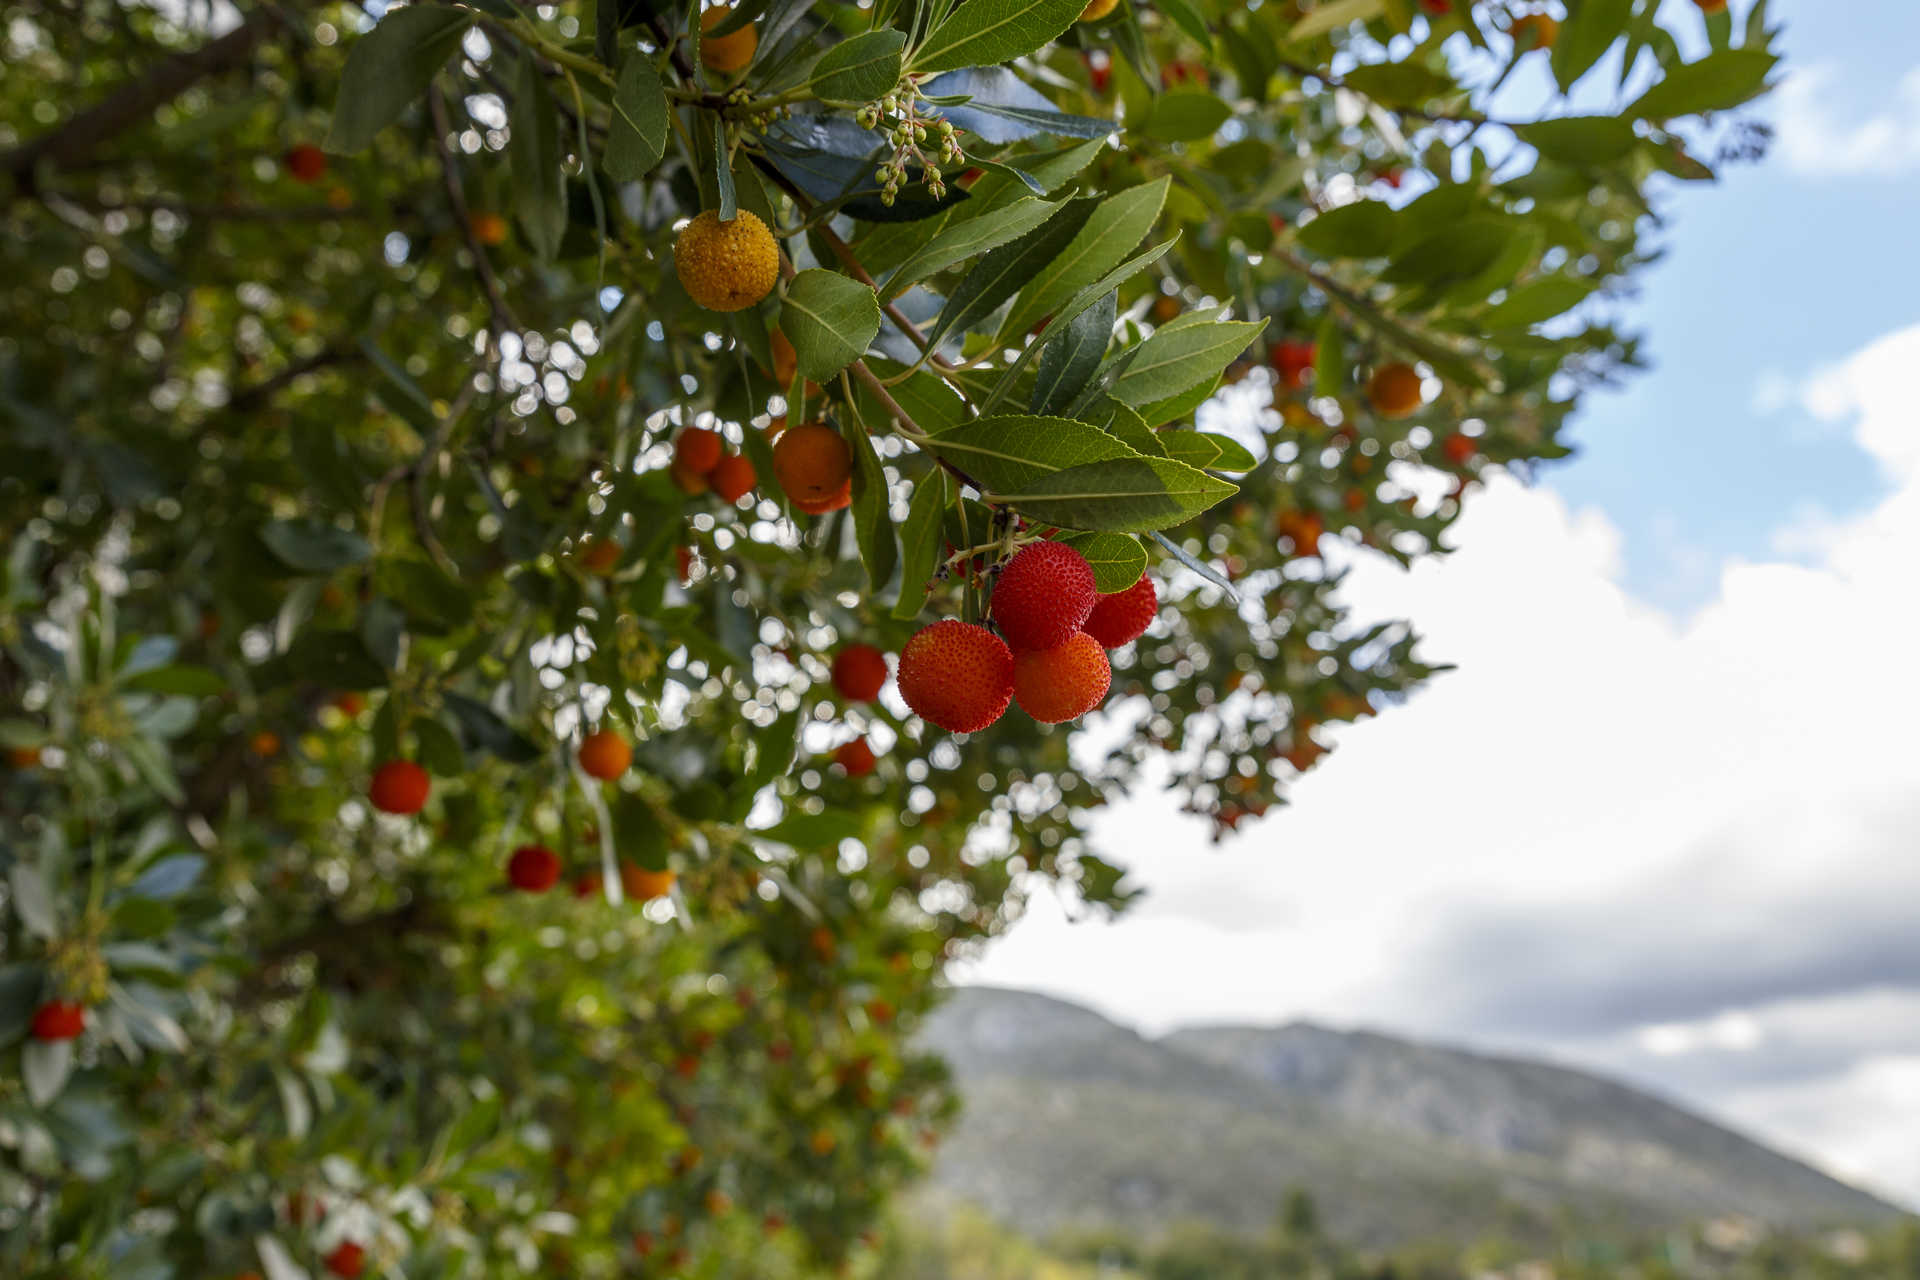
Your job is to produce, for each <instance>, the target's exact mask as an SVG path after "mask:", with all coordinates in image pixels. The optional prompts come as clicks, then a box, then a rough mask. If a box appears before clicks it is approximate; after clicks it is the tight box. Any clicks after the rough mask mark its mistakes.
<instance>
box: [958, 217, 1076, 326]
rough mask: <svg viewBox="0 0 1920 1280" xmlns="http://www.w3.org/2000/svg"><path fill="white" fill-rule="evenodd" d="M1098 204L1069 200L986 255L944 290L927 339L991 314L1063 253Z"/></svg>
mask: <svg viewBox="0 0 1920 1280" xmlns="http://www.w3.org/2000/svg"><path fill="white" fill-rule="evenodd" d="M1099 205H1100V202H1099V201H1098V200H1095V199H1091V198H1088V199H1082V200H1069V201H1067V203H1066V204H1065V205H1064V206H1062V207H1061V208H1059V209H1056V210H1055V211H1054V213H1053V215H1052V216H1051V217H1049V218H1048V219H1047V220H1046V221H1045V222H1043V223H1041V224H1040V225H1039V226H1037V227H1035V228H1034V229H1033V230H1032V231H1029V232H1027V234H1026V235H1024V236H1021V237H1020V238H1019V239H1018V240H1015V241H1012V242H1011V243H1009V244H1003V245H1001V246H1000V247H999V248H998V249H995V250H993V251H992V252H991V253H989V254H987V256H986V257H984V258H982V259H981V260H980V262H979V263H978V265H976V266H975V267H974V269H973V270H972V271H969V272H968V273H967V274H966V277H965V278H964V279H962V280H961V281H960V283H959V285H958V286H957V287H956V288H955V289H954V291H953V292H952V293H950V294H948V295H947V301H946V305H945V306H943V307H942V308H941V309H940V317H939V319H938V320H936V321H935V322H934V326H933V332H932V333H931V334H929V335H928V340H929V341H930V342H936V343H937V342H938V341H940V339H941V338H943V337H945V336H946V335H947V334H949V333H952V332H954V331H956V330H959V331H965V330H968V329H971V328H973V327H974V326H975V325H977V324H979V323H980V322H981V321H983V320H985V319H986V318H987V317H988V316H990V315H992V314H993V313H994V312H995V311H997V310H998V309H999V308H1000V305H1001V304H1002V303H1004V302H1005V301H1006V300H1007V299H1008V298H1011V297H1012V296H1013V295H1014V294H1016V293H1018V292H1019V291H1020V290H1021V289H1022V288H1023V287H1025V286H1026V285H1027V284H1028V283H1030V282H1031V281H1032V280H1033V278H1034V276H1035V275H1036V274H1037V273H1038V272H1039V271H1040V270H1041V269H1042V268H1043V267H1044V266H1045V265H1046V264H1047V263H1049V262H1051V261H1053V259H1054V258H1056V257H1058V256H1059V255H1060V254H1062V253H1064V252H1066V250H1067V248H1068V247H1069V246H1070V245H1072V244H1073V243H1074V241H1075V239H1076V237H1078V236H1079V234H1080V233H1081V231H1083V230H1084V229H1085V228H1086V226H1087V223H1088V220H1089V219H1090V218H1092V216H1093V214H1094V211H1095V210H1096V209H1097V208H1098V207H1099Z"/></svg>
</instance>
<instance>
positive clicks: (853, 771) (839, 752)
mask: <svg viewBox="0 0 1920 1280" xmlns="http://www.w3.org/2000/svg"><path fill="white" fill-rule="evenodd" d="M833 762H834V763H835V764H837V765H839V766H840V767H841V768H842V769H845V770H846V771H847V776H848V777H849V778H864V777H866V776H867V775H868V774H870V773H872V772H873V748H872V747H870V746H868V745H867V740H866V739H865V738H855V739H854V740H853V741H852V742H843V743H841V744H840V745H839V746H837V747H835V748H834V749H833Z"/></svg>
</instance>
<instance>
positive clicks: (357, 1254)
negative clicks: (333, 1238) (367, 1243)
mask: <svg viewBox="0 0 1920 1280" xmlns="http://www.w3.org/2000/svg"><path fill="white" fill-rule="evenodd" d="M323 1261H324V1262H325V1263H326V1264H327V1270H329V1271H331V1272H333V1274H335V1275H337V1276H340V1277H342V1278H343V1280H359V1275H360V1273H361V1272H362V1271H365V1270H366V1269H367V1251H366V1250H365V1249H362V1248H361V1247H360V1246H359V1245H357V1244H355V1243H354V1242H353V1241H351V1240H342V1241H341V1242H340V1243H339V1244H337V1245H335V1246H334V1247H333V1251H332V1252H331V1253H329V1254H327V1256H326V1257H325V1258H324V1259H323Z"/></svg>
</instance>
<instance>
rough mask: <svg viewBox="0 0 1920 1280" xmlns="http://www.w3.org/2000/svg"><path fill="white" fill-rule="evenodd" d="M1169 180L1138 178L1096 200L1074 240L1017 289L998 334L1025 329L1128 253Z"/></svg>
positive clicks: (1163, 196)
mask: <svg viewBox="0 0 1920 1280" xmlns="http://www.w3.org/2000/svg"><path fill="white" fill-rule="evenodd" d="M1171 181H1172V179H1170V178H1164V177H1163V178H1158V179H1155V180H1154V181H1152V182H1143V183H1141V184H1139V185H1138V186H1133V187H1128V188H1126V189H1125V190H1123V191H1120V192H1117V193H1115V194H1114V195H1110V196H1108V197H1106V198H1105V199H1104V200H1101V201H1099V202H1098V204H1097V207H1096V208H1094V209H1093V211H1092V212H1091V213H1090V214H1089V215H1088V216H1087V218H1086V221H1085V224H1084V225H1083V226H1081V228H1080V230H1079V232H1078V233H1077V234H1076V235H1075V236H1074V237H1073V240H1072V241H1071V242H1070V243H1069V244H1068V245H1067V246H1066V247H1065V248H1064V249H1062V250H1060V251H1059V252H1058V253H1057V254H1055V255H1054V256H1053V257H1052V258H1050V259H1049V260H1048V261H1047V262H1046V263H1045V265H1043V266H1042V267H1041V268H1040V269H1039V270H1038V271H1037V272H1035V273H1034V275H1033V278H1032V280H1031V281H1030V282H1028V283H1027V284H1026V285H1025V286H1024V287H1023V288H1022V289H1021V290H1020V296H1019V299H1018V300H1017V301H1016V302H1015V303H1014V305H1013V310H1012V312H1011V313H1010V314H1009V315H1008V316H1007V319H1006V322H1005V323H1004V324H1002V325H1001V327H1000V332H1001V333H1002V334H1003V335H1007V334H1017V333H1024V332H1026V331H1027V330H1028V329H1031V328H1032V327H1033V326H1034V324H1035V322H1037V321H1038V320H1040V319H1041V318H1042V317H1043V316H1045V315H1047V314H1048V313H1049V312H1051V311H1054V310H1057V309H1058V308H1059V306H1060V304H1061V303H1063V302H1066V301H1067V300H1068V299H1069V298H1072V297H1073V296H1074V294H1076V293H1078V292H1079V291H1080V290H1081V289H1083V288H1085V287H1086V286H1087V285H1089V284H1091V283H1093V282H1094V281H1095V280H1098V279H1099V278H1100V277H1101V275H1103V274H1104V273H1106V272H1107V271H1109V270H1111V269H1112V268H1113V267H1114V265H1115V264H1117V263H1119V262H1121V261H1122V260H1123V259H1125V258H1126V257H1127V256H1128V255H1129V254H1131V253H1132V252H1133V250H1134V248H1135V246H1137V245H1138V244H1139V243H1140V241H1141V239H1142V238H1143V237H1145V235H1146V234H1147V232H1148V231H1150V230H1152V229H1153V224H1154V221H1155V220H1156V219H1157V218H1158V217H1159V216H1160V208H1161V206H1162V205H1163V204H1165V203H1166V198H1167V188H1168V186H1169V184H1170V183H1171ZM1079 203H1080V201H1077V200H1076V201H1074V202H1073V204H1070V205H1068V206H1067V207H1068V208H1069V209H1071V208H1073V205H1077V204H1079ZM1049 225H1051V224H1049ZM1043 229H1044V228H1043ZM1102 292H1104V290H1103V291H1102Z"/></svg>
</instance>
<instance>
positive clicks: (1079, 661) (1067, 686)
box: [1013, 631, 1113, 724]
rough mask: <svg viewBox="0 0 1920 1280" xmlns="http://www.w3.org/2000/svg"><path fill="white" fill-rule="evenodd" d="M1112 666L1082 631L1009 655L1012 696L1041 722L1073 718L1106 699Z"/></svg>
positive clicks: (1052, 722) (1096, 643)
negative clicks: (1052, 645)
mask: <svg viewBox="0 0 1920 1280" xmlns="http://www.w3.org/2000/svg"><path fill="white" fill-rule="evenodd" d="M1112 683H1113V668H1112V667H1111V666H1109V665H1108V663H1107V651H1106V650H1105V649H1102V648H1101V647H1100V642H1099V641H1098V640H1095V639H1094V638H1093V637H1092V636H1090V635H1088V634H1087V633H1086V632H1084V631H1082V632H1079V633H1077V634H1075V635H1074V636H1072V637H1071V638H1069V639H1068V640H1067V642H1066V643H1065V644H1063V645H1059V646H1057V647H1056V648H1052V649H1028V650H1026V651H1024V652H1022V653H1017V654H1015V655H1014V658H1013V696H1014V700H1015V701H1017V702H1018V703H1019V704H1020V709H1021V710H1022V711H1024V712H1026V713H1027V714H1028V715H1030V716H1032V717H1033V718H1034V719H1035V720H1038V721H1040V723H1042V724H1059V723H1061V722H1062V721H1065V720H1075V719H1078V718H1079V717H1081V716H1083V715H1085V714H1086V713H1087V712H1089V711H1092V710H1093V709H1094V708H1095V707H1097V706H1099V705H1100V704H1101V702H1103V701H1104V700H1105V699H1106V696H1107V689H1108V687H1109V686H1111V685H1112Z"/></svg>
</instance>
